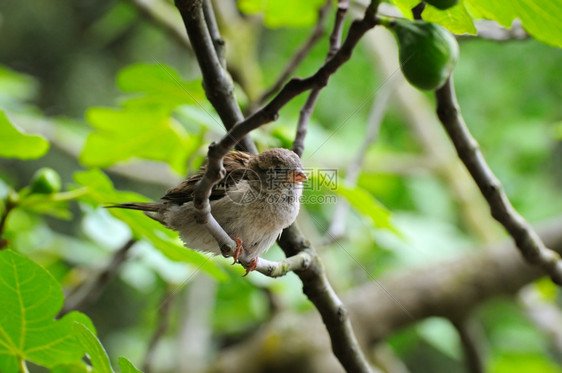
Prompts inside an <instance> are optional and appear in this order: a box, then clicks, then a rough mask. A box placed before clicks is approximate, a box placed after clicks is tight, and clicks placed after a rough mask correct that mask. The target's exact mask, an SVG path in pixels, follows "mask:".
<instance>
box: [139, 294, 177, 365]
mask: <svg viewBox="0 0 562 373" xmlns="http://www.w3.org/2000/svg"><path fill="white" fill-rule="evenodd" d="M175 295H176V293H175V292H174V291H170V290H166V291H165V292H164V294H163V295H162V301H161V302H160V307H159V308H158V325H156V329H154V333H153V334H152V337H150V342H149V343H148V348H147V349H146V354H145V355H144V361H143V363H142V371H143V372H144V373H150V371H151V370H152V363H153V360H154V354H155V353H156V346H158V342H160V340H161V339H162V337H163V336H164V335H165V334H166V331H167V330H168V327H169V325H170V311H171V310H172V304H173V301H174V300H175Z"/></svg>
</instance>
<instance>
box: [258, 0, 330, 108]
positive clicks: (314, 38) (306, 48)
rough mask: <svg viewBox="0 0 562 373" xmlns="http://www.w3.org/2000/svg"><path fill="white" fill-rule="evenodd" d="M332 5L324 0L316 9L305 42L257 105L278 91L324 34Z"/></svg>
mask: <svg viewBox="0 0 562 373" xmlns="http://www.w3.org/2000/svg"><path fill="white" fill-rule="evenodd" d="M331 5H332V0H328V1H326V3H325V4H324V5H323V6H322V7H321V8H320V9H319V10H318V20H317V21H316V25H315V26H314V28H313V29H312V32H311V33H310V35H309V36H308V38H307V39H306V40H305V42H304V43H303V44H302V45H301V46H300V47H299V48H298V49H297V51H296V52H295V54H294V55H293V57H292V58H291V59H290V60H289V62H288V63H287V65H286V66H285V69H284V70H283V72H282V73H281V74H280V75H279V77H278V78H277V80H276V81H275V83H273V85H272V86H271V88H269V89H268V90H267V91H265V92H264V93H263V94H262V95H261V97H260V99H259V100H258V103H257V104H258V105H260V106H261V105H263V104H264V103H265V102H266V101H267V99H268V98H270V97H271V95H273V94H274V93H275V92H277V91H279V90H280V89H281V87H282V86H283V84H285V82H286V81H287V79H288V78H289V77H290V76H291V74H293V72H294V71H295V70H296V69H297V67H299V65H300V64H301V62H302V61H303V60H304V58H305V57H306V56H307V55H308V54H309V53H310V51H311V50H312V48H313V47H314V46H315V45H316V43H318V41H319V40H320V39H321V38H322V35H323V34H324V20H325V18H326V15H327V14H328V12H329V10H330V8H331Z"/></svg>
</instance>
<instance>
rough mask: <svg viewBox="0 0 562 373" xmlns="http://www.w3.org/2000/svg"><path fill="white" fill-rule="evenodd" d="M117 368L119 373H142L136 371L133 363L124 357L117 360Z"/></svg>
mask: <svg viewBox="0 0 562 373" xmlns="http://www.w3.org/2000/svg"><path fill="white" fill-rule="evenodd" d="M119 368H120V369H121V373H142V371H140V370H138V369H137V368H136V367H135V366H134V365H133V363H131V362H130V361H129V360H127V359H125V358H124V357H120V358H119Z"/></svg>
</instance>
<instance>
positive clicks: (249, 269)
mask: <svg viewBox="0 0 562 373" xmlns="http://www.w3.org/2000/svg"><path fill="white" fill-rule="evenodd" d="M256 268H258V258H254V259H252V260H251V261H250V264H248V266H247V267H246V273H244V274H243V275H242V277H246V276H248V273H250V272H252V271H254V270H255V269H256Z"/></svg>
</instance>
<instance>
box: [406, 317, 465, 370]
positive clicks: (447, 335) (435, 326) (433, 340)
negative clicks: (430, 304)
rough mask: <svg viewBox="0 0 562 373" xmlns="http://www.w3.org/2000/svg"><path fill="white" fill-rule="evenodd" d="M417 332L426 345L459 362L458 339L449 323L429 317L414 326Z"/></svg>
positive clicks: (459, 347)
mask: <svg viewBox="0 0 562 373" xmlns="http://www.w3.org/2000/svg"><path fill="white" fill-rule="evenodd" d="M416 330H417V332H418V333H419V334H420V336H421V337H422V338H423V339H425V341H426V342H427V343H429V344H430V345H432V346H433V347H435V348H436V349H437V350H439V351H441V352H442V353H444V354H445V355H447V356H449V357H450V358H452V359H455V360H460V358H461V346H460V343H459V337H458V334H457V332H456V330H455V328H454V327H453V326H452V325H451V322H449V321H447V320H445V319H440V318H437V317H430V318H428V319H426V320H424V321H423V322H422V323H420V324H418V325H417V326H416Z"/></svg>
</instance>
